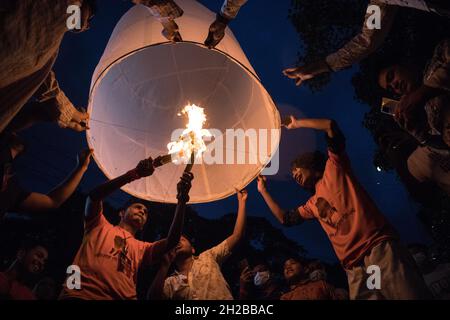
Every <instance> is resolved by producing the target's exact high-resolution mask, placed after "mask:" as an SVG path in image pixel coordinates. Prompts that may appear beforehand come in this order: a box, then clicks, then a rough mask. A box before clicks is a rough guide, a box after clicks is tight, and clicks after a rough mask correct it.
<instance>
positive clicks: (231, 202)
mask: <svg viewBox="0 0 450 320" xmlns="http://www.w3.org/2000/svg"><path fill="white" fill-rule="evenodd" d="M130 2H131V1H122V0H99V1H98V7H99V10H98V12H97V15H96V16H95V18H94V20H93V23H92V26H91V29H90V30H89V31H87V32H85V33H83V34H71V33H69V32H68V33H67V34H66V36H65V38H64V40H63V43H62V46H61V49H60V52H59V57H58V60H57V62H56V65H55V67H54V70H55V72H56V75H57V77H58V80H59V83H60V86H61V88H62V89H63V90H64V91H65V93H66V95H67V96H68V97H69V98H70V99H71V100H72V102H73V103H74V104H75V105H76V106H86V105H87V101H88V94H89V86H90V81H91V76H92V73H93V71H94V68H95V66H96V65H97V63H98V61H99V59H100V56H101V55H102V53H103V50H104V48H105V46H106V44H107V42H108V39H109V36H110V34H111V32H112V30H113V28H114V26H115V24H116V23H117V22H118V20H119V19H120V17H121V16H122V15H123V14H124V13H125V12H126V11H127V10H128V9H129V8H130V7H131V5H132V4H131V3H130ZM200 2H201V3H203V4H204V5H206V6H207V7H208V8H210V9H211V10H214V11H217V10H219V8H220V6H221V4H222V1H221V0H209V1H204V0H203V1H200ZM290 2H291V1H290V0H278V1H269V0H249V1H248V3H247V4H246V5H245V6H244V7H243V8H242V10H241V11H240V13H239V15H238V17H237V19H236V21H233V22H232V23H231V25H230V27H231V29H232V30H233V32H234V34H235V36H236V38H237V39H238V40H239V42H240V45H241V47H242V48H243V50H244V52H245V53H246V55H247V57H248V59H249V61H250V63H251V64H252V66H253V68H254V69H255V70H256V72H257V74H258V75H259V77H260V78H261V81H262V83H263V85H264V86H265V88H266V89H267V91H268V92H269V93H270V94H271V96H272V98H273V100H274V101H275V103H276V104H277V106H278V107H279V109H280V112H281V115H282V116H283V115H286V114H288V113H294V114H295V115H297V116H307V117H315V118H333V119H335V120H336V121H337V122H338V124H339V125H340V127H341V129H342V131H343V132H344V134H345V136H346V138H347V151H348V154H349V156H350V159H351V160H352V164H353V169H354V171H355V173H356V176H357V177H358V178H359V180H360V182H361V183H362V184H363V185H364V187H365V188H366V189H367V191H368V192H369V194H370V195H371V196H372V197H373V199H374V200H375V202H376V203H377V204H378V206H379V208H380V209H381V211H382V212H383V213H384V214H385V215H386V216H387V217H388V219H389V220H390V221H391V222H392V224H393V225H394V226H395V227H396V228H397V230H398V231H399V233H400V236H401V238H402V241H403V242H404V243H411V242H423V243H429V241H430V239H429V237H428V236H427V234H426V233H425V229H424V227H423V226H422V225H421V224H420V222H419V221H418V219H417V218H416V213H417V210H418V206H417V205H416V204H415V203H414V201H413V200H412V199H411V198H410V197H409V196H408V194H407V192H406V190H405V188H404V187H403V185H402V184H401V183H400V181H399V180H398V179H397V177H396V175H395V174H394V173H385V172H378V171H377V170H376V168H375V167H374V165H373V163H372V157H373V153H374V150H375V145H374V143H373V141H372V137H371V135H370V133H369V132H368V131H367V130H366V129H365V128H364V127H363V126H362V120H363V116H364V113H365V112H366V111H368V107H367V106H365V105H361V104H359V103H357V102H356V101H355V100H354V99H353V95H354V91H353V87H352V86H351V83H350V79H351V76H352V73H353V72H354V69H353V70H348V71H344V72H341V73H339V74H335V75H334V77H333V80H332V82H331V83H330V85H328V86H327V87H326V88H325V89H324V90H323V91H322V92H320V93H316V94H312V93H311V92H310V91H309V90H308V89H307V88H306V87H300V88H297V87H295V85H294V82H293V81H292V80H289V79H287V78H285V77H284V76H283V75H282V73H281V71H282V70H283V69H284V68H286V67H290V66H293V65H294V64H295V62H296V56H297V53H298V50H299V47H300V43H299V40H298V35H297V33H296V32H295V30H294V28H293V26H292V24H291V23H290V21H289V20H288V17H287V16H288V10H289V6H290ZM177 3H178V4H179V5H180V6H182V5H183V1H182V0H178V1H177ZM22 135H23V136H24V138H25V140H26V141H27V144H28V146H27V147H28V149H27V153H26V155H24V156H23V157H22V158H21V159H20V160H19V161H18V170H17V171H18V175H19V178H20V179H21V181H22V184H23V185H24V186H26V187H27V188H29V189H31V190H33V191H39V192H48V191H49V190H50V189H51V188H52V187H54V186H55V185H56V184H57V183H58V182H60V181H62V179H64V177H65V176H66V175H67V174H68V173H69V172H70V170H72V169H73V167H74V166H75V164H76V162H75V161H76V160H75V159H76V153H77V152H78V151H79V150H81V149H82V148H85V147H86V146H87V143H86V136H85V134H84V133H82V134H79V133H75V132H71V131H69V130H61V129H58V128H57V127H56V126H55V125H51V124H43V125H38V126H35V127H34V128H32V129H30V130H28V131H25V132H24V133H23V134H22ZM314 148H320V149H321V150H323V151H324V149H325V143H324V141H323V134H322V133H319V132H312V131H310V130H304V129H301V130H298V131H297V132H292V131H289V132H287V131H283V133H282V144H281V156H282V159H281V164H282V170H281V172H280V173H279V175H278V176H275V177H273V178H269V179H271V181H269V186H270V190H271V191H272V194H273V196H274V197H275V199H277V200H278V201H279V202H280V204H282V206H283V207H285V208H294V207H296V206H298V205H300V204H302V203H303V202H305V201H306V200H307V199H308V194H307V193H306V192H305V191H303V190H302V189H300V188H299V187H298V186H297V185H296V184H295V183H294V181H293V180H291V179H290V177H289V176H288V170H287V168H288V165H289V163H290V161H291V160H292V159H291V158H292V156H293V155H296V154H297V153H301V152H303V151H307V150H313V149H314ZM105 179H106V178H105V176H104V175H103V174H102V172H101V171H100V170H99V169H98V168H97V166H96V164H95V162H94V161H92V162H91V166H90V169H89V171H88V172H87V174H86V175H85V177H84V179H83V181H82V183H81V189H82V191H85V192H87V191H89V190H90V189H91V188H93V187H94V186H95V185H97V184H99V183H102V182H103V181H105ZM248 190H249V201H248V213H249V215H255V216H263V217H266V218H268V219H269V220H270V221H271V222H272V223H273V224H274V225H275V226H277V227H280V226H279V224H278V223H277V221H275V219H274V218H272V215H271V214H270V211H269V209H268V208H267V207H266V205H265V203H264V201H263V200H262V197H261V196H260V195H259V193H258V192H257V190H256V183H255V182H253V183H251V184H250V185H249V187H248ZM127 198H128V195H127V194H126V193H123V192H121V191H119V192H117V193H115V194H114V195H113V196H111V197H110V198H109V199H108V201H109V202H110V203H111V204H112V205H113V206H115V207H119V206H121V205H122V204H123V203H124V202H125V201H126V200H127ZM194 209H195V210H196V211H198V212H199V214H200V215H202V216H205V217H209V218H215V217H220V216H222V215H223V214H226V213H229V212H235V211H236V209H237V200H236V197H235V196H231V197H229V198H228V199H225V200H221V201H217V202H214V203H209V204H201V205H195V206H194ZM150 223H151V218H150ZM284 231H285V233H286V235H287V236H288V237H290V238H292V239H294V240H296V241H298V242H299V243H300V244H301V245H303V246H304V247H305V249H306V250H307V251H308V255H309V256H311V257H315V258H320V259H323V260H325V261H328V262H335V261H337V259H336V257H335V255H334V252H333V249H332V247H331V245H330V243H329V241H328V239H327V237H326V235H325V233H324V232H323V231H322V230H321V228H320V226H319V224H318V223H317V222H306V223H304V224H303V225H302V226H298V227H294V228H289V229H287V228H286V229H284Z"/></svg>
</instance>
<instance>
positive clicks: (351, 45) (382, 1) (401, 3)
mask: <svg viewBox="0 0 450 320" xmlns="http://www.w3.org/2000/svg"><path fill="white" fill-rule="evenodd" d="M435 2H436V1H423V0H371V1H370V3H369V5H376V6H378V7H379V8H380V25H381V28H380V29H369V28H368V27H367V23H366V22H367V21H368V19H369V18H371V17H372V15H373V12H372V11H369V12H368V13H366V16H365V19H364V24H363V26H362V30H361V32H360V33H359V34H357V35H356V36H355V37H353V38H352V39H351V40H350V41H349V42H347V43H346V44H345V45H344V46H343V47H342V48H341V49H339V50H338V51H336V52H334V53H332V54H330V55H328V56H327V57H326V62H327V64H328V66H329V67H330V68H331V69H332V70H333V71H338V70H342V69H345V68H348V67H350V66H351V65H353V64H354V63H357V62H358V61H361V60H363V59H364V58H366V57H367V56H368V55H369V54H371V53H372V52H374V51H375V50H376V49H377V48H379V47H380V46H381V44H382V43H383V41H384V39H385V38H386V37H387V35H388V34H389V31H390V29H391V27H392V24H393V22H394V20H395V15H396V14H397V10H398V9H399V7H409V8H414V9H419V10H423V11H430V8H429V6H430V5H429V3H432V4H435ZM438 2H439V1H438ZM438 5H440V6H442V7H443V8H445V9H441V10H438V9H435V10H433V11H437V12H438V13H441V14H444V15H447V14H448V11H447V10H448V9H446V7H445V6H447V7H448V4H446V5H441V4H440V3H439V4H438ZM437 8H440V7H437Z"/></svg>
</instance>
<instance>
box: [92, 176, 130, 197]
mask: <svg viewBox="0 0 450 320" xmlns="http://www.w3.org/2000/svg"><path fill="white" fill-rule="evenodd" d="M136 179H137V176H136V173H135V172H134V171H133V170H130V171H128V172H127V173H125V174H123V175H121V176H120V177H117V178H115V179H113V180H110V181H108V182H105V183H104V184H102V185H100V186H98V187H96V188H94V189H93V190H92V191H91V192H90V193H89V197H90V198H91V200H92V201H100V200H103V199H104V198H106V197H107V196H109V195H110V194H111V193H113V192H114V191H116V190H119V189H120V188H121V187H122V186H124V185H126V184H127V183H130V182H132V181H134V180H136Z"/></svg>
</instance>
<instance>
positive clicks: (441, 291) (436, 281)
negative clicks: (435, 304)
mask: <svg viewBox="0 0 450 320" xmlns="http://www.w3.org/2000/svg"><path fill="white" fill-rule="evenodd" d="M408 249H409V252H410V253H411V255H412V257H413V258H414V260H415V261H416V264H417V266H418V267H419V270H420V272H421V273H422V275H423V278H424V280H425V283H426V284H427V286H428V288H429V289H430V291H431V293H432V294H433V297H434V298H435V299H437V300H450V263H442V264H436V263H434V262H433V261H432V260H431V259H430V257H429V253H428V248H427V247H426V246H425V245H422V244H411V245H409V246H408Z"/></svg>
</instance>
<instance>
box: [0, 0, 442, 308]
mask: <svg viewBox="0 0 450 320" xmlns="http://www.w3.org/2000/svg"><path fill="white" fill-rule="evenodd" d="M132 2H133V3H135V4H141V5H145V6H147V7H148V8H149V11H150V13H151V14H152V15H153V16H154V17H155V18H156V19H158V20H159V21H160V22H161V25H162V34H163V35H164V36H165V37H166V38H167V40H168V41H182V36H183V35H182V33H181V32H180V30H179V28H178V25H177V23H176V19H177V18H178V17H180V16H182V15H183V10H182V5H181V6H179V5H178V4H177V3H176V2H175V1H173V0H132ZM246 2H247V0H225V2H224V4H223V6H222V7H221V9H220V11H218V13H217V16H216V19H215V21H212V24H211V26H210V29H209V34H208V36H207V39H205V42H204V45H205V46H206V47H208V48H214V47H215V46H217V44H218V43H219V42H220V41H221V39H222V38H223V37H224V35H225V29H226V28H227V25H228V24H229V22H230V21H231V20H233V19H234V18H235V17H236V16H237V14H238V11H239V10H240V8H241V7H242V6H243V5H244V4H245V3H246ZM36 3H37V2H36V1H32V0H20V1H16V0H6V1H2V2H1V4H0V17H1V19H0V38H1V40H2V48H1V50H0V119H1V120H0V134H1V137H0V152H1V153H0V155H1V156H0V175H1V181H2V185H1V190H0V218H3V217H4V216H5V215H6V214H7V213H9V212H16V213H18V214H20V213H26V214H30V215H36V214H39V213H40V212H43V211H46V210H49V209H54V208H58V207H60V206H61V205H62V204H63V203H64V202H65V201H66V200H67V199H68V198H69V197H70V196H71V195H72V194H73V193H74V191H75V190H76V188H77V186H78V185H79V183H80V181H81V179H82V178H83V175H84V173H85V172H86V170H87V168H88V166H89V164H90V159H91V156H92V154H93V150H84V151H82V152H81V153H80V154H79V156H78V162H77V166H76V168H75V169H74V170H73V171H72V172H71V173H70V174H69V175H68V177H67V178H66V179H65V180H64V181H63V182H61V183H60V184H59V185H58V186H56V187H55V188H54V189H53V190H52V191H51V192H49V193H48V194H42V193H38V192H32V191H31V192H30V191H27V190H25V189H24V188H22V187H21V184H20V181H18V180H17V178H16V176H15V174H14V171H13V165H14V163H15V161H16V159H17V157H18V156H20V154H22V153H23V152H25V149H26V148H25V144H24V142H23V141H22V140H21V138H20V133H21V131H22V130H24V129H26V128H28V127H30V126H32V125H33V124H35V123H38V122H42V121H51V122H56V123H57V124H58V125H59V126H60V127H62V128H69V129H73V130H75V131H78V132H81V131H84V130H86V129H88V128H89V114H88V113H87V112H86V111H85V110H84V109H82V108H76V107H75V106H74V105H73V104H72V103H71V101H70V99H69V98H68V97H67V96H66V95H65V94H64V92H63V91H62V90H61V89H60V88H59V86H58V82H57V80H56V77H55V73H54V72H53V71H52V67H53V65H54V63H55V60H56V59H57V56H58V50H59V47H60V45H61V41H62V39H63V36H64V34H65V32H67V31H68V30H67V27H66V24H65V20H66V18H67V13H66V9H67V6H68V5H71V4H77V5H79V6H80V8H81V12H82V23H81V28H80V29H79V30H75V31H78V32H81V31H85V30H87V29H89V24H90V21H91V19H92V18H93V16H94V14H95V11H96V5H95V1H94V0H57V1H50V0H44V1H39V5H36ZM180 4H181V3H180ZM370 5H376V6H378V8H380V12H381V26H380V28H379V29H373V28H369V27H368V24H367V23H366V21H365V23H364V25H363V27H362V31H361V33H359V34H358V35H356V36H355V37H354V38H353V39H351V40H350V41H349V42H348V43H347V44H345V45H344V46H343V47H342V48H341V49H339V50H338V51H337V52H335V53H332V54H330V55H328V56H327V57H326V58H324V59H320V60H318V61H317V62H315V63H312V64H309V65H303V66H299V67H295V68H289V69H286V70H284V74H285V75H286V76H287V77H289V78H291V79H293V80H295V83H296V85H301V84H302V83H303V82H304V81H308V80H309V79H312V78H314V77H315V76H316V75H318V74H320V73H324V72H336V71H339V70H342V69H344V68H346V67H349V66H351V65H352V64H354V63H356V62H358V61H360V60H362V59H364V58H365V57H367V56H368V55H369V54H370V53H371V52H373V51H375V50H376V49H377V48H378V47H380V46H382V45H383V39H384V38H385V37H386V35H387V34H388V32H389V30H390V28H391V27H392V23H393V20H394V19H395V14H396V12H397V11H398V10H402V9H403V8H402V7H405V6H406V7H411V8H414V9H418V10H423V11H428V12H429V14H436V15H443V16H447V17H448V16H450V5H449V3H448V2H447V1H445V0H443V1H440V0H408V1H395V0H373V1H370ZM370 16H371V15H370V14H369V13H368V14H367V16H366V20H367V19H369V18H370ZM378 82H379V86H380V87H381V88H382V89H384V90H385V93H386V97H389V98H392V99H393V100H398V102H397V103H396V104H395V106H396V107H395V110H393V111H392V113H393V116H394V117H395V119H396V121H397V122H398V125H399V126H400V127H401V128H403V129H404V130H405V131H406V132H408V133H409V134H411V135H412V136H413V137H414V138H416V139H417V141H418V143H419V147H418V148H417V149H416V150H415V151H414V152H413V154H411V156H410V157H409V158H408V159H407V164H406V165H407V168H408V172H409V174H410V176H411V179H415V181H416V182H417V183H418V184H420V183H423V182H432V183H435V184H436V185H438V186H439V187H440V188H441V189H442V190H443V191H444V192H447V193H448V194H450V96H449V95H450V39H442V41H441V42H440V43H439V44H437V45H436V49H435V53H434V55H433V56H432V57H430V63H429V64H428V66H427V68H426V70H416V68H414V66H408V65H404V64H402V62H401V57H399V63H398V64H395V65H389V66H386V67H385V68H383V69H381V70H380V72H379V77H378ZM380 110H381V108H380ZM283 126H284V127H285V129H286V130H288V131H290V130H295V129H298V128H310V129H314V130H318V131H321V132H323V133H324V136H325V139H326V142H327V152H326V154H325V153H323V152H321V151H314V152H308V153H304V154H301V155H299V156H298V157H297V158H295V159H293V161H292V166H291V172H292V177H293V179H294V180H295V181H296V182H297V184H298V185H299V186H300V187H301V188H304V189H305V190H307V191H309V192H310V193H311V197H310V198H309V199H308V200H307V201H306V202H305V203H304V204H303V205H301V206H299V207H297V208H293V209H285V208H283V207H282V206H281V205H280V204H278V202H277V201H276V200H275V199H274V198H273V197H272V195H271V189H270V183H269V181H268V180H269V179H268V178H267V177H264V176H259V177H258V178H257V189H258V192H259V194H260V195H261V197H262V198H263V199H264V201H265V203H266V204H267V207H268V208H269V210H270V211H271V212H272V214H273V216H274V217H275V218H276V219H277V220H278V221H279V222H280V224H282V225H283V226H286V227H289V226H294V225H299V224H301V223H304V222H306V220H314V219H315V220H317V221H318V222H319V224H320V226H321V227H322V229H323V231H324V232H325V234H326V235H327V237H328V238H329V240H330V242H331V244H332V246H333V249H334V251H335V253H336V256H337V258H338V259H339V261H340V264H341V266H342V268H343V270H345V273H346V276H347V280H348V288H346V289H344V288H335V287H334V286H333V285H332V284H330V283H329V282H328V281H327V278H326V272H324V268H323V265H321V263H320V262H317V261H308V260H306V259H305V258H304V257H301V256H292V257H289V258H288V259H287V260H286V261H285V262H284V267H283V270H282V271H281V270H274V268H273V267H272V266H271V264H270V262H268V261H269V260H270V257H265V259H262V260H261V261H251V263H250V261H248V260H247V259H244V260H242V261H241V264H240V272H241V273H240V279H239V293H238V295H236V294H235V295H234V296H233V293H232V290H231V289H230V285H229V283H228V282H227V280H226V279H225V277H224V275H223V273H222V270H221V267H222V264H223V263H224V262H225V261H226V259H227V258H228V257H230V255H232V254H233V253H234V252H235V251H236V250H238V249H239V248H238V247H237V245H238V244H239V243H240V242H242V241H243V238H244V237H243V235H244V233H245V229H246V202H247V198H248V191H247V190H240V191H237V201H238V209H237V217H236V222H235V227H234V230H233V232H232V234H231V235H229V236H228V237H227V238H226V239H224V240H223V241H222V242H220V243H219V244H217V245H215V246H213V247H212V248H210V249H208V250H205V251H203V252H201V253H200V254H199V255H197V252H196V249H195V247H194V244H193V243H192V241H191V239H190V236H189V235H187V234H185V233H183V226H184V220H185V217H184V216H185V211H186V204H187V203H188V202H189V191H190V188H191V184H192V183H193V180H194V176H193V174H192V173H191V172H189V171H185V172H184V173H183V176H182V177H180V180H179V183H178V184H177V200H178V203H177V206H176V208H175V212H174V215H173V220H172V223H171V226H170V228H169V230H168V231H167V236H166V237H165V238H163V239H160V240H157V241H154V242H145V241H141V240H138V239H136V234H137V233H138V232H139V231H141V230H142V229H143V228H144V226H145V225H146V223H148V221H147V220H149V216H151V212H148V209H147V207H146V206H145V204H144V203H141V202H134V203H132V204H130V205H129V206H128V207H127V208H125V209H123V210H121V211H120V212H118V213H117V214H118V216H120V222H119V224H117V225H113V224H111V223H110V222H109V221H108V220H107V219H106V217H105V216H104V214H103V200H104V199H105V198H106V197H108V196H109V195H110V194H112V193H113V192H115V191H117V190H119V189H120V188H121V187H123V186H124V185H126V184H128V183H130V182H133V181H136V180H138V179H142V178H148V179H150V180H151V177H150V176H151V175H152V173H153V172H154V170H155V168H154V160H153V159H152V158H151V157H150V158H147V159H143V160H142V161H140V162H139V163H138V164H137V166H136V167H135V168H131V169H130V170H129V171H128V172H126V173H124V174H123V175H121V176H119V177H117V178H115V179H112V180H109V181H107V182H105V183H103V184H101V185H99V186H97V187H96V188H94V189H93V190H91V191H90V192H89V194H88V195H87V199H86V207H85V214H84V235H83V240H82V244H81V246H80V248H79V250H78V252H77V254H76V256H75V257H74V259H73V263H72V265H73V266H77V267H78V268H79V276H80V283H79V286H78V285H77V283H76V281H75V283H72V282H71V281H72V279H71V278H70V277H68V279H67V280H66V281H65V282H64V283H63V284H62V287H61V288H60V286H59V284H56V283H55V281H54V280H53V279H51V278H48V277H46V278H43V279H40V281H37V282H36V281H34V283H33V281H32V280H33V279H36V276H38V275H39V274H41V273H42V272H43V270H44V269H45V266H46V263H47V260H48V258H49V251H48V250H47V245H46V244H45V243H43V242H39V241H30V240H28V239H24V241H23V243H22V244H21V245H20V248H19V249H18V250H17V253H16V255H15V259H14V261H13V262H12V263H11V264H10V265H9V266H8V268H7V269H6V270H5V271H4V272H1V273H0V299H11V300H28V299H43V300H48V299H61V300H128V299H131V300H132V299H136V298H137V293H136V286H137V281H138V280H137V279H138V276H137V274H138V270H139V269H141V268H148V267H154V268H157V272H156V274H155V276H154V277H153V281H152V283H151V284H149V289H148V293H147V296H146V297H147V298H148V299H152V300H153V299H173V300H203V299H216V300H231V299H242V300H246V299H253V300H279V299H281V300H327V299H333V300H345V299H433V298H434V299H446V298H450V289H449V288H450V267H449V265H446V264H440V265H436V263H435V262H434V261H433V260H432V259H431V257H430V253H429V252H428V248H427V247H425V246H423V245H420V244H414V245H410V246H409V247H406V246H405V245H404V244H402V243H401V239H400V237H399V235H398V233H397V232H396V230H395V228H394V227H393V226H392V225H391V224H390V223H389V222H388V220H387V219H386V218H385V217H384V215H383V213H382V212H381V211H380V210H379V209H378V207H377V205H376V203H375V202H374V201H373V200H372V198H371V196H370V195H369V193H368V192H367V191H366V190H365V189H364V187H363V186H362V185H361V183H359V181H358V178H357V177H356V175H355V174H354V173H353V171H352V168H351V163H350V159H349V157H348V156H347V154H346V146H345V137H344V135H343V133H342V131H341V130H340V129H339V126H338V124H337V123H336V122H335V121H333V120H329V119H303V118H302V119H298V118H297V117H295V116H294V115H290V116H289V117H288V118H287V119H286V120H284V121H283ZM149 177H150V178H149ZM150 183H151V182H150ZM194 183H195V180H194ZM150 223H151V222H150ZM371 266H377V267H378V268H379V269H380V283H381V286H380V287H377V288H372V287H370V286H368V285H367V283H368V280H369V277H370V276H371V274H370V272H368V270H369V269H370V267H371ZM69 278H70V279H69ZM30 283H33V286H32V285H30Z"/></svg>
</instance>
